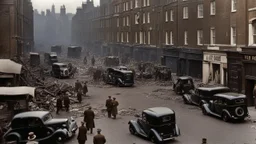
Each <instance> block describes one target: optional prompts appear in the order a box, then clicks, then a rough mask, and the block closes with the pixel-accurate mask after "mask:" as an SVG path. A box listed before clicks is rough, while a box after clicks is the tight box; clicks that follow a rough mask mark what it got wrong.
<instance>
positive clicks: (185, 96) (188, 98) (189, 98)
mask: <svg viewBox="0 0 256 144" xmlns="http://www.w3.org/2000/svg"><path fill="white" fill-rule="evenodd" d="M183 98H185V99H186V100H187V102H189V103H191V102H192V100H191V95H190V94H183Z"/></svg>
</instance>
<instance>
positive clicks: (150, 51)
mask: <svg viewBox="0 0 256 144" xmlns="http://www.w3.org/2000/svg"><path fill="white" fill-rule="evenodd" d="M160 57H161V49H160V48H158V47H147V46H134V47H133V58H134V59H135V60H136V61H144V62H159V61H160Z"/></svg>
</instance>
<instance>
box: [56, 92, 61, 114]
mask: <svg viewBox="0 0 256 144" xmlns="http://www.w3.org/2000/svg"><path fill="white" fill-rule="evenodd" d="M56 108H57V110H56V114H59V111H60V110H61V109H62V99H61V97H60V96H58V98H57V102H56Z"/></svg>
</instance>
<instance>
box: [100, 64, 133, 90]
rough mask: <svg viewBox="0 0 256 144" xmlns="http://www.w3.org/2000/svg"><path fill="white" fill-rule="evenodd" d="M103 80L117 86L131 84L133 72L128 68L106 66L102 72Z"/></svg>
mask: <svg viewBox="0 0 256 144" xmlns="http://www.w3.org/2000/svg"><path fill="white" fill-rule="evenodd" d="M103 81H104V82H105V83H107V84H113V85H117V86H133V84H134V74H133V72H132V71H128V70H119V69H116V68H108V69H107V70H106V71H105V72H104V74H103Z"/></svg>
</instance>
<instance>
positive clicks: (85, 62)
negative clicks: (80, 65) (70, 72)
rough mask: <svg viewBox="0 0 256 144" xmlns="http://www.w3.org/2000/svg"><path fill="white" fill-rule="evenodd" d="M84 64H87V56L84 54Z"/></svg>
mask: <svg viewBox="0 0 256 144" xmlns="http://www.w3.org/2000/svg"><path fill="white" fill-rule="evenodd" d="M84 64H85V65H87V58H86V56H85V57H84Z"/></svg>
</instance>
